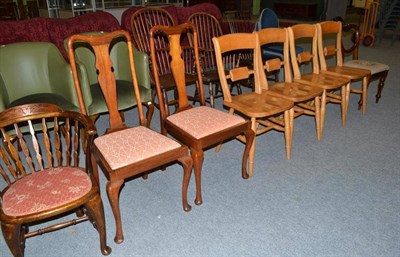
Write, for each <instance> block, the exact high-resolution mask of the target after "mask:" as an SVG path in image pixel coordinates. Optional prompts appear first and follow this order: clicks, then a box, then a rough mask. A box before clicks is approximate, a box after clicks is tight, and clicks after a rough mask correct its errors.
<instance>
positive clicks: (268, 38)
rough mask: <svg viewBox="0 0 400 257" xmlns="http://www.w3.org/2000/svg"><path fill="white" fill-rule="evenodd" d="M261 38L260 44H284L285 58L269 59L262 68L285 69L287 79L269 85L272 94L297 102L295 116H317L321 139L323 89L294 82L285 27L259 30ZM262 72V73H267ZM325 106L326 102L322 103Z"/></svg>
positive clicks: (269, 70)
mask: <svg viewBox="0 0 400 257" xmlns="http://www.w3.org/2000/svg"><path fill="white" fill-rule="evenodd" d="M257 34H258V38H259V40H260V46H261V47H263V46H264V45H268V44H276V43H279V44H281V45H282V46H283V56H282V57H283V58H282V60H281V59H280V58H275V59H271V60H267V61H266V62H265V65H264V67H262V68H261V70H265V72H272V71H275V70H280V69H281V68H282V67H283V69H284V71H285V80H284V81H283V82H276V83H274V84H272V85H269V86H268V90H269V91H270V93H271V94H273V93H276V94H277V96H279V97H282V98H285V99H288V100H291V101H293V102H294V103H295V107H294V117H295V118H296V117H298V116H300V115H303V114H305V115H311V116H314V117H315V125H316V133H317V139H318V140H321V135H322V131H321V128H322V126H321V98H323V100H324V101H325V100H326V98H325V97H322V94H323V89H322V88H319V87H315V86H311V85H307V84H302V83H299V82H292V72H291V67H290V56H289V34H288V31H287V29H285V28H269V29H262V30H259V31H257ZM265 72H264V73H263V72H260V75H265ZM322 105H323V106H325V102H323V103H322Z"/></svg>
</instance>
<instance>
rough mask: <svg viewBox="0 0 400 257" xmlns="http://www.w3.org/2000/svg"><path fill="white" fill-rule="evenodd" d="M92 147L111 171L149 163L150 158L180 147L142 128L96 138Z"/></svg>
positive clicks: (168, 139) (174, 142)
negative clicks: (138, 163) (145, 162)
mask: <svg viewBox="0 0 400 257" xmlns="http://www.w3.org/2000/svg"><path fill="white" fill-rule="evenodd" d="M94 145H95V147H96V148H97V150H98V153H99V154H100V155H101V156H102V157H103V158H104V159H105V160H106V162H107V164H108V165H109V166H110V168H111V169H113V170H117V169H120V168H123V167H126V166H128V165H131V164H132V163H137V162H140V161H143V160H146V161H149V160H148V159H150V158H152V157H155V156H158V155H159V154H162V153H165V152H168V151H173V150H176V149H178V148H180V147H181V144H179V143H177V142H176V141H174V140H172V139H170V138H168V137H165V136H163V135H161V134H160V133H157V132H155V131H153V130H151V129H149V128H147V127H142V126H138V127H133V128H129V129H124V130H121V131H118V132H114V133H110V134H106V135H104V136H101V137H98V138H96V139H95V140H94Z"/></svg>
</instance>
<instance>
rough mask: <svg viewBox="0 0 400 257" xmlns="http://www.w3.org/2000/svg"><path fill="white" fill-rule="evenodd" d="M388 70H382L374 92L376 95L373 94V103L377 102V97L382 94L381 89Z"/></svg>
mask: <svg viewBox="0 0 400 257" xmlns="http://www.w3.org/2000/svg"><path fill="white" fill-rule="evenodd" d="M388 72H389V71H388V70H387V71H384V73H383V74H382V75H381V77H380V78H379V84H378V91H377V92H376V96H375V103H378V102H379V99H380V98H381V96H382V90H383V87H384V86H385V80H386V77H387V74H388Z"/></svg>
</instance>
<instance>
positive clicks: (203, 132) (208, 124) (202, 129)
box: [167, 106, 245, 139]
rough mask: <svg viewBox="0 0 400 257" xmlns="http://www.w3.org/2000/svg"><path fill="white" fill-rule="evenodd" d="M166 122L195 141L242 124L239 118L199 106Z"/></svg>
mask: <svg viewBox="0 0 400 257" xmlns="http://www.w3.org/2000/svg"><path fill="white" fill-rule="evenodd" d="M167 120H169V121H170V122H172V123H173V124H175V125H176V126H178V127H179V128H181V129H182V130H184V131H185V132H187V133H188V134H190V135H192V136H193V137H194V138H196V139H200V138H203V137H206V136H208V135H211V134H214V133H216V132H219V131H222V130H224V129H227V128H230V127H233V126H235V125H239V124H241V123H244V122H245V120H244V119H243V118H242V117H240V116H236V115H235V116H234V115H227V113H226V112H223V111H220V110H216V109H214V108H210V107H208V106H200V107H196V108H192V109H190V110H187V111H184V112H178V113H176V114H173V115H171V116H168V117H167Z"/></svg>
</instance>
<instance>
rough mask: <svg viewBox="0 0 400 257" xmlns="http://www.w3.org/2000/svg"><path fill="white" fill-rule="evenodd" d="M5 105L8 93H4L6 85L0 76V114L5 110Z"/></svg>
mask: <svg viewBox="0 0 400 257" xmlns="http://www.w3.org/2000/svg"><path fill="white" fill-rule="evenodd" d="M6 104H8V93H7V91H6V85H5V83H4V80H3V78H2V77H1V74H0V112H1V111H4V110H5V109H6Z"/></svg>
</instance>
